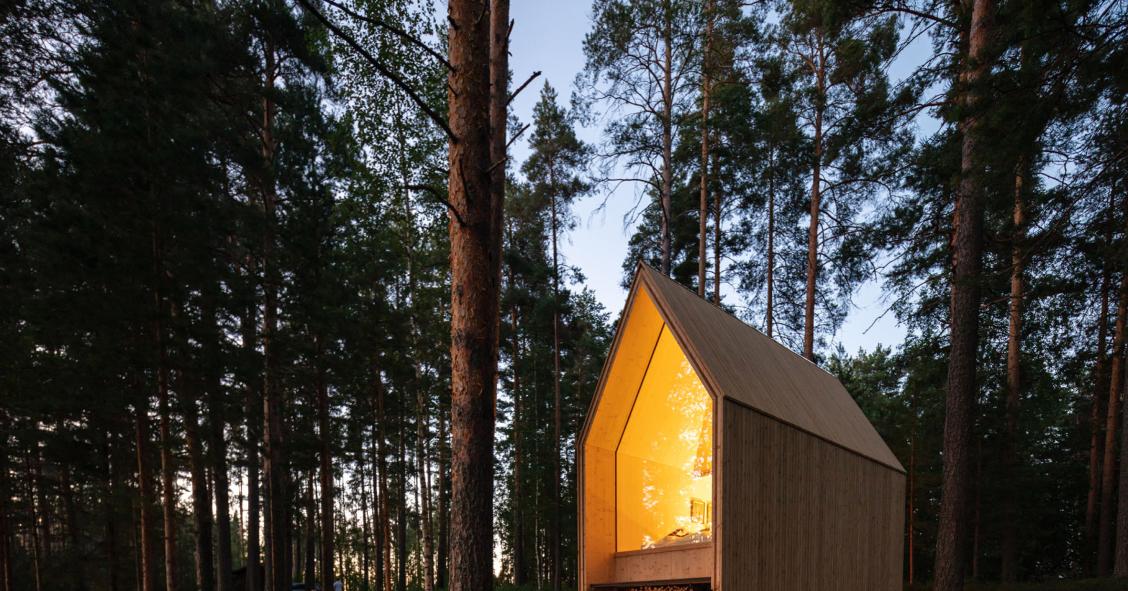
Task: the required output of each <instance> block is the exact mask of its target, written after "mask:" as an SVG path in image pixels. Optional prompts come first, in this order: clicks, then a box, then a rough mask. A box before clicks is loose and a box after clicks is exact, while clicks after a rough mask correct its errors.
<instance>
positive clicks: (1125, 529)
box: [1101, 197, 1128, 577]
mask: <svg viewBox="0 0 1128 591" xmlns="http://www.w3.org/2000/svg"><path fill="white" fill-rule="evenodd" d="M1125 206H1126V207H1128V197H1126V198H1125ZM1121 211H1124V210H1123V209H1122V210H1121ZM1125 219H1126V221H1128V216H1126V218H1125ZM1125 228H1126V231H1125V238H1126V239H1128V224H1126V225H1125ZM1112 354H1113V358H1112V375H1111V376H1110V377H1111V379H1110V380H1109V390H1108V397H1109V400H1110V401H1111V400H1113V399H1116V398H1121V399H1123V397H1124V396H1125V393H1126V386H1128V269H1122V270H1121V275H1120V293H1119V303H1118V304H1117V306H1116V333H1115V335H1114V336H1113V346H1112ZM1123 414H1124V416H1125V417H1128V412H1126V413H1123ZM1123 420H1124V419H1123V418H1122V421H1123ZM1120 432H1121V433H1120V466H1121V467H1120V483H1119V494H1118V497H1119V498H1118V507H1117V515H1116V534H1115V535H1116V539H1115V540H1114V541H1113V542H1112V544H1113V547H1114V549H1115V556H1114V561H1113V574H1114V575H1116V576H1117V577H1128V469H1125V467H1126V466H1128V422H1124V423H1123V424H1122V426H1121V429H1120ZM1110 502H1111V501H1110ZM1101 525H1102V527H1103V526H1104V523H1102V524H1101Z"/></svg>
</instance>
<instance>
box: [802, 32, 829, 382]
mask: <svg viewBox="0 0 1128 591" xmlns="http://www.w3.org/2000/svg"><path fill="white" fill-rule="evenodd" d="M817 35H818V44H817V46H816V51H817V52H818V55H817V56H815V62H814V63H815V66H814V67H815V71H814V74H815V92H816V93H817V96H818V98H817V99H816V106H815V121H814V125H815V138H814V151H815V152H814V158H813V162H814V169H813V170H812V174H811V219H810V225H809V226H808V227H807V293H806V300H805V302H804V303H805V308H804V310H805V312H804V315H803V356H804V357H806V358H807V359H810V360H812V361H814V359H815V291H816V289H817V287H818V275H819V212H820V211H821V209H822V158H823V110H824V107H823V106H822V105H823V104H824V103H825V99H826V60H825V59H824V51H825V49H824V48H823V44H822V31H821V29H820V30H818V33H817Z"/></svg>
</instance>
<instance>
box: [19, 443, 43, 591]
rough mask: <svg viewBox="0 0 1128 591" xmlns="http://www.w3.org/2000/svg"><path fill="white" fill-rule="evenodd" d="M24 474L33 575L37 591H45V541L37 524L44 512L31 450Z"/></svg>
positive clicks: (40, 521) (27, 455)
mask: <svg viewBox="0 0 1128 591" xmlns="http://www.w3.org/2000/svg"><path fill="white" fill-rule="evenodd" d="M24 474H25V476H26V481H25V484H26V485H27V497H26V499H27V504H28V508H29V509H30V513H31V515H30V517H31V527H29V528H27V529H28V530H29V531H30V532H31V568H32V574H34V575H35V591H43V552H42V548H43V545H44V541H43V540H42V539H41V538H42V537H43V536H41V535H40V531H41V530H40V528H39V527H37V524H39V523H42V521H43V520H42V519H40V515H41V513H42V511H43V505H42V503H40V502H39V501H37V498H36V491H35V488H36V486H35V481H36V480H35V478H34V476H33V475H32V468H31V449H30V448H29V449H28V450H27V453H26V454H25V455H24Z"/></svg>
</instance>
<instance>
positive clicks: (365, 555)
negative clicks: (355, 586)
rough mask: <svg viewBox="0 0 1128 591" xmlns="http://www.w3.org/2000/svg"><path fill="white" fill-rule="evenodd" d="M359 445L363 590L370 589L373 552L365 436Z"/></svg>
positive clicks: (358, 472) (361, 584) (361, 577)
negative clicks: (366, 484)
mask: <svg viewBox="0 0 1128 591" xmlns="http://www.w3.org/2000/svg"><path fill="white" fill-rule="evenodd" d="M362 433H363V431H362ZM357 445H358V446H359V449H358V451H357V458H356V469H357V475H358V480H359V481H360V589H361V591H368V590H369V575H370V573H369V569H368V565H369V559H370V552H371V546H369V541H370V537H369V536H370V535H371V534H370V532H369V529H368V489H367V487H366V486H365V481H366V476H365V473H364V466H365V458H364V437H363V436H362V437H361V438H360V443H358V444H357Z"/></svg>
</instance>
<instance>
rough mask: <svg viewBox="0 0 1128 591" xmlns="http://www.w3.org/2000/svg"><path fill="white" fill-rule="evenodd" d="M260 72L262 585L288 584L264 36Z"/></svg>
mask: <svg viewBox="0 0 1128 591" xmlns="http://www.w3.org/2000/svg"><path fill="white" fill-rule="evenodd" d="M264 54H265V55H264V57H265V70H264V72H265V78H264V94H263V119H262V128H261V138H262V146H261V148H262V160H263V163H264V165H265V168H266V170H267V172H265V173H264V177H263V178H262V183H261V187H260V189H261V192H262V198H263V212H264V214H265V218H266V219H265V223H264V225H263V227H264V232H263V244H262V266H263V277H264V281H263V304H264V305H263V326H262V350H263V355H264V357H265V363H264V371H263V394H264V396H263V397H264V401H263V430H264V433H263V445H264V450H263V455H264V460H265V461H264V466H263V467H264V470H263V471H264V473H265V478H266V505H267V507H268V509H267V510H268V516H267V518H268V521H267V539H266V552H267V556H266V562H267V571H268V572H267V574H266V579H267V585H266V589H267V591H285V590H287V589H289V582H288V581H287V579H288V578H289V573H290V570H289V568H288V564H289V551H288V549H289V539H288V533H289V529H290V527H289V519H288V517H287V508H288V505H289V498H290V497H289V495H288V494H287V492H286V488H287V486H286V480H287V473H286V472H287V468H286V459H285V452H284V449H283V433H282V429H283V416H284V415H283V412H284V410H283V401H282V392H281V387H280V384H279V379H280V376H279V373H278V351H277V347H276V346H275V343H274V339H275V335H276V333H277V332H278V286H279V285H280V283H281V277H280V276H279V273H278V271H277V266H278V265H277V262H276V261H275V260H274V225H275V223H276V218H275V215H276V214H275V208H276V206H277V201H278V195H277V188H276V187H275V184H274V178H273V173H272V172H271V170H270V169H271V167H272V166H273V164H274V150H275V145H274V116H275V104H274V100H273V98H272V93H273V92H274V84H275V77H276V76H277V63H276V55H275V52H274V46H273V45H272V44H271V43H270V42H269V41H268V42H267V43H265V45H264Z"/></svg>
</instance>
